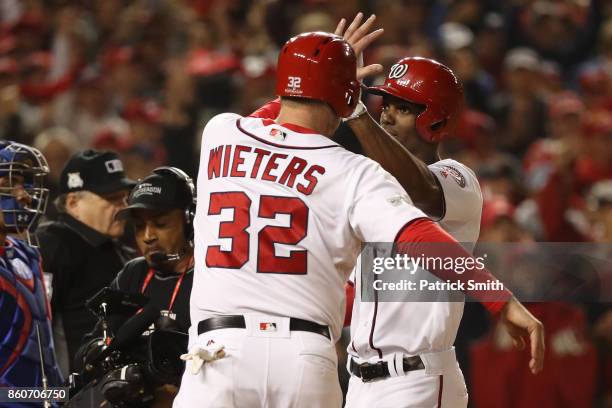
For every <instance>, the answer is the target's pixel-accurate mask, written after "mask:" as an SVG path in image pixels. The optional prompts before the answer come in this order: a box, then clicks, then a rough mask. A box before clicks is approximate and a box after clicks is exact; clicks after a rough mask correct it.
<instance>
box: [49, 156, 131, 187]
mask: <svg viewBox="0 0 612 408" xmlns="http://www.w3.org/2000/svg"><path fill="white" fill-rule="evenodd" d="M135 184H136V182H135V181H134V180H130V179H129V178H127V177H126V175H125V171H124V170H123V163H122V162H121V159H119V156H118V155H117V154H116V153H113V152H110V151H105V152H99V151H96V150H84V151H82V152H78V153H76V154H75V155H74V156H72V157H71V158H70V160H68V163H66V165H65V166H64V169H63V170H62V174H61V176H60V194H66V193H72V192H75V191H83V190H86V191H91V192H92V193H96V194H110V193H114V192H117V191H120V190H131V189H132V187H134V185H135Z"/></svg>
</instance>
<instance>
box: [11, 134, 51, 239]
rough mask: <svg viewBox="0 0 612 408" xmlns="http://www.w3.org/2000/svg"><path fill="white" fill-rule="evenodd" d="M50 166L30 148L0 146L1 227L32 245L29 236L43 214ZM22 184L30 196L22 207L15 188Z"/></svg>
mask: <svg viewBox="0 0 612 408" xmlns="http://www.w3.org/2000/svg"><path fill="white" fill-rule="evenodd" d="M48 173H49V165H48V164H47V160H46V159H45V157H44V156H43V155H42V153H41V152H40V151H39V150H38V149H35V148H33V147H30V146H26V145H23V144H20V143H13V142H8V143H2V144H0V178H2V179H3V180H2V183H1V186H0V210H1V211H2V213H3V215H4V224H5V226H6V227H7V229H8V230H9V232H12V233H24V232H25V233H26V234H27V238H28V242H29V243H30V244H31V245H33V244H35V241H33V240H31V239H30V238H31V237H30V233H32V232H34V230H35V229H36V226H37V225H38V221H39V220H40V218H41V217H42V215H43V214H44V213H45V209H46V207H47V199H48V194H49V190H48V189H47V188H45V176H46V175H47V174H48ZM19 183H22V184H23V188H24V190H25V192H26V193H27V194H28V195H29V196H30V200H31V201H30V203H29V204H27V205H23V204H21V203H20V202H19V201H18V200H17V197H16V196H15V190H14V189H15V187H16V185H17V184H19Z"/></svg>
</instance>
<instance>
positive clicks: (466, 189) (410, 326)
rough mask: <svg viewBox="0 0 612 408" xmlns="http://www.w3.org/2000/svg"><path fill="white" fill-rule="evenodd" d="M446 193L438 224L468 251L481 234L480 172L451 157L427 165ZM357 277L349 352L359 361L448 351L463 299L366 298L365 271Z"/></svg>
mask: <svg viewBox="0 0 612 408" xmlns="http://www.w3.org/2000/svg"><path fill="white" fill-rule="evenodd" d="M428 167H429V169H430V170H431V171H432V172H433V174H435V176H436V177H437V179H438V181H439V182H440V185H441V187H442V190H443V192H444V200H445V212H444V216H443V218H442V219H440V220H439V221H438V222H439V224H440V226H441V227H442V228H444V229H445V230H446V231H447V232H448V233H449V234H451V235H452V236H453V238H455V239H456V240H457V241H458V242H460V243H462V244H463V246H464V247H465V248H466V249H467V250H470V251H471V250H472V249H473V245H474V243H475V242H476V241H477V240H478V234H479V233H480V217H481V213H482V193H481V191H480V185H479V184H478V180H477V179H476V175H475V174H474V173H473V172H472V170H470V169H469V168H468V167H466V166H464V165H463V164H461V163H459V162H457V161H455V160H450V159H445V160H440V161H438V162H436V163H433V164H431V165H429V166H428ZM360 266H361V265H360V264H358V265H357V268H356V269H355V273H354V275H353V276H352V278H354V279H352V280H353V282H355V302H354V304H353V314H352V321H351V343H350V344H349V346H348V353H349V354H351V355H352V356H354V357H356V358H357V360H358V361H375V360H379V359H382V358H383V356H385V355H389V354H392V353H403V354H406V355H417V354H421V353H424V352H436V351H443V350H448V349H450V348H451V347H452V345H453V343H454V342H455V337H456V336H457V330H458V328H459V323H460V322H461V316H462V315H463V302H415V301H406V302H380V303H378V302H363V301H362V300H361V296H360V295H361V270H360Z"/></svg>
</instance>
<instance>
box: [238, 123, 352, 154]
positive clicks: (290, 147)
mask: <svg viewBox="0 0 612 408" xmlns="http://www.w3.org/2000/svg"><path fill="white" fill-rule="evenodd" d="M241 120H242V118H241V119H238V120H236V127H237V128H238V130H240V131H241V132H242V133H244V134H245V135H247V136H250V137H252V138H253V139H256V140H258V141H260V142H262V143H265V144H267V145H271V146H274V147H280V148H283V149H300V150H317V149H327V148H330V147H341V146H340V145H326V146H287V145H281V144H278V143H273V142H270V141H268V140H265V139H262V138H261V137H259V136H255V135H254V134H252V133H249V132H247V131H246V130H244V129H243V128H242V126H241V125H240V121H241ZM262 120H264V119H262ZM271 122H272V123H275V122H274V121H271ZM264 124H265V122H264ZM283 126H284V125H283ZM293 126H295V125H293ZM303 129H305V128H303ZM290 130H291V129H290Z"/></svg>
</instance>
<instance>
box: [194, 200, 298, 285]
mask: <svg viewBox="0 0 612 408" xmlns="http://www.w3.org/2000/svg"><path fill="white" fill-rule="evenodd" d="M224 208H228V209H233V210H234V219H233V220H232V221H223V222H221V223H220V225H219V238H231V240H232V249H231V251H223V250H221V246H220V245H211V246H209V247H208V249H207V251H206V266H208V267H213V268H229V269H240V268H242V267H243V266H244V264H246V263H247V262H248V261H249V257H250V256H251V254H250V253H249V248H250V245H249V242H250V236H249V233H248V232H247V231H246V230H247V228H248V227H249V226H250V225H251V211H250V210H251V199H250V198H249V196H248V195H246V194H245V193H244V192H241V191H231V192H223V193H211V195H210V206H209V207H208V215H219V214H221V210H223V209H224ZM276 214H289V219H290V223H289V226H288V227H279V226H272V225H268V226H266V227H264V228H262V229H261V230H260V231H259V233H258V234H257V254H255V256H256V257H257V272H259V273H288V274H289V273H290V274H306V270H307V253H306V250H297V249H296V250H292V251H291V252H290V254H289V256H287V257H282V256H277V255H276V254H275V250H274V244H285V245H296V244H298V243H299V242H300V241H301V240H302V239H304V237H305V236H306V234H307V229H308V207H307V206H306V204H304V202H303V201H302V200H300V199H299V198H297V197H277V196H266V195H264V196H261V198H260V200H259V212H258V217H259V218H270V219H274V218H275V217H276Z"/></svg>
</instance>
